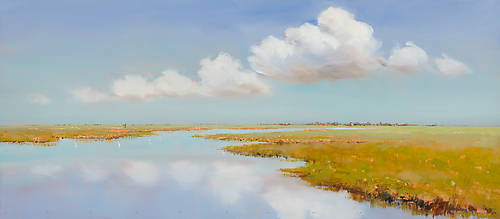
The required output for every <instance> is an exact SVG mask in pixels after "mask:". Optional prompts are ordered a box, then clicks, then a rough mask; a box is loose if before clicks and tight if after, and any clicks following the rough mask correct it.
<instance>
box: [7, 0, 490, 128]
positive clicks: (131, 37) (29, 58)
mask: <svg viewBox="0 0 500 219" xmlns="http://www.w3.org/2000/svg"><path fill="white" fill-rule="evenodd" d="M329 7H335V8H342V10H345V11H348V12H350V13H352V14H354V15H355V19H356V20H358V21H360V22H363V23H366V24H369V25H370V26H371V27H372V28H373V30H374V32H373V37H374V38H375V39H376V40H378V41H379V42H380V43H381V46H380V48H379V49H377V51H376V53H377V54H378V55H380V56H381V57H386V58H387V57H389V56H390V55H391V51H392V49H393V48H394V47H395V46H397V45H404V44H405V42H407V41H412V42H414V43H415V44H416V45H418V47H419V48H421V49H423V50H425V52H426V53H427V55H428V56H429V63H432V60H433V59H434V58H436V57H440V56H441V53H443V52H444V53H446V54H447V55H449V56H450V57H453V58H454V59H456V60H459V61H460V62H461V63H463V64H464V65H466V66H467V68H468V72H467V73H466V74H463V75H459V76H453V77H450V76H448V75H443V74H439V73H438V72H437V71H436V70H435V69H434V68H435V67H424V68H419V69H418V70H417V71H415V72H413V73H411V74H400V73H394V72H392V71H391V70H390V69H387V68H381V69H376V70H373V71H370V72H368V73H367V76H365V77H352V78H351V77H349V78H344V79H341V80H336V81H333V82H332V81H329V80H322V79H318V80H316V81H314V82H311V83H309V82H308V83H302V82H300V81H299V82H298V83H297V81H294V82H290V81H288V80H282V78H280V77H279V76H277V77H274V76H271V77H266V76H264V77H260V76H259V81H262V83H264V84H266V86H268V87H269V88H270V91H269V92H266V93H265V94H262V95H260V94H259V95H250V96H246V95H245V96H238V97H225V96H220V95H217V94H213V95H212V94H211V95H209V96H204V95H201V96H200V95H194V96H172V95H170V94H169V95H166V96H159V97H156V96H155V98H150V99H147V100H141V101H137V100H129V99H119V98H102V99H103V101H98V102H93V103H85V102H81V101H78V100H77V99H75V98H74V95H72V90H74V89H76V88H81V87H92V88H93V89H94V88H95V89H97V90H99V91H102V92H111V91H109V90H112V87H113V86H114V83H116V82H117V81H119V80H121V79H123V78H124V77H125V75H141V77H144V78H146V79H147V80H151V81H154V79H155V78H158V77H160V75H161V74H162V72H163V71H165V70H169V69H174V70H175V71H177V72H178V73H179V74H181V75H184V76H186V77H188V78H190V79H192V80H193V81H199V80H200V79H199V78H200V77H201V76H200V75H199V74H197V71H198V70H199V69H200V60H202V59H204V58H207V57H208V58H209V59H210V60H212V61H213V62H214V63H215V62H216V60H217V58H216V57H218V54H220V52H226V53H227V54H230V56H232V57H233V58H234V59H235V60H240V63H241V68H242V69H246V70H245V71H247V70H248V71H252V72H253V70H254V68H252V66H251V63H249V61H248V57H250V56H252V51H251V47H252V46H255V45H257V44H258V43H259V42H262V41H263V40H264V39H266V37H268V36H270V35H273V36H275V37H277V38H279V39H282V38H283V36H284V34H283V33H284V31H285V30H286V29H287V28H291V27H298V26H300V25H302V24H304V23H306V22H309V23H311V24H313V25H318V24H317V21H316V19H317V18H318V16H319V14H320V13H322V12H323V11H325V10H326V9H328V8H329ZM498 11H500V3H498V1H494V0H484V1H472V0H471V1H468V0H459V1H447V0H442V1H431V0H429V1H396V0H381V1H368V0H353V1H293V0H292V1H260V0H258V1H247V0H240V1H238V0H233V1H180V0H176V1H154V0H151V1H128V0H124V1H115V0H111V1H97V0H90V1H83V0H54V1H35V0H33V1H27V0H2V1H0V105H1V106H2V108H1V110H0V124H2V125H7V124H32V123H37V124H46V123H122V122H127V123H260V122H281V121H283V122H284V121H289V122H309V121H345V122H347V121H370V122H378V121H387V122H411V123H420V124H429V123H439V124H447V125H500V86H499V85H500V63H499V62H498V61H499V58H500V22H499V20H500V15H499V14H498V13H497V12H498ZM265 73H266V72H264V74H265ZM259 83H260V82H259ZM217 85H219V84H216V85H215V86H217ZM229 87H230V86H229ZM235 89H238V88H235ZM237 91H238V92H240V90H237ZM242 92H246V91H242ZM240 93H241V92H240ZM115 94H116V92H115ZM115 94H113V95H115ZM245 94H246V93H245ZM106 95H108V94H106ZM94 96H95V95H94Z"/></svg>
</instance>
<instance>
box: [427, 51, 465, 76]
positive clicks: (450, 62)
mask: <svg viewBox="0 0 500 219" xmlns="http://www.w3.org/2000/svg"><path fill="white" fill-rule="evenodd" d="M442 56H443V57H442V58H435V59H434V63H435V64H436V66H437V69H438V71H439V72H440V73H441V74H443V75H448V76H460V75H464V74H466V73H467V72H469V68H467V66H466V65H465V64H464V63H462V62H460V61H458V60H456V59H453V58H451V57H449V56H448V55H446V54H444V53H443V54H442Z"/></svg>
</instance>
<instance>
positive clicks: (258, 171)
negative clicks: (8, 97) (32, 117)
mask: <svg viewBox="0 0 500 219" xmlns="http://www.w3.org/2000/svg"><path fill="white" fill-rule="evenodd" d="M208 132H209V133H215V132H221V130H211V131H208ZM231 132H235V130H231ZM241 132H243V131H241ZM193 134H196V133H194V132H172V133H160V135H159V136H152V137H148V138H137V139H125V140H121V144H120V143H118V146H119V147H117V143H115V142H93V143H92V142H80V143H78V147H75V145H76V143H75V142H74V141H71V140H63V141H62V142H61V143H60V144H58V145H57V146H56V147H44V148H37V147H19V146H16V145H5V144H2V145H0V152H1V154H2V155H1V156H2V161H1V163H0V194H1V195H0V218H40V217H47V218H391V217H392V218H400V217H410V215H407V214H406V213H404V212H402V211H401V210H399V209H395V208H386V209H380V208H369V207H368V205H367V204H366V203H359V202H355V201H353V200H350V199H347V198H346V196H347V194H345V193H335V192H327V191H322V190H319V189H315V188H311V187H308V186H306V185H305V184H304V182H302V181H300V180H299V179H297V178H291V177H285V176H282V175H281V174H280V172H279V170H278V169H279V168H283V167H293V166H296V165H299V164H300V163H292V162H284V161H279V160H276V159H260V158H250V157H240V156H233V155H228V154H226V153H224V152H222V151H218V150H216V148H218V147H220V146H223V145H229V144H234V143H235V142H221V141H217V140H206V139H202V138H192V137H191V136H192V135H193ZM4 158H5V159H4Z"/></svg>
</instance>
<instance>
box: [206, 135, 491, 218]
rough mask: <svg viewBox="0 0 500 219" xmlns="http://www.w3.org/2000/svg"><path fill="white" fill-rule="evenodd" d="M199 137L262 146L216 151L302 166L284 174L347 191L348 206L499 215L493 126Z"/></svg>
mask: <svg viewBox="0 0 500 219" xmlns="http://www.w3.org/2000/svg"><path fill="white" fill-rule="evenodd" d="M206 137H208V138H214V139H221V140H239V141H258V142H265V143H256V144H250V145H243V146H229V147H225V148H223V149H224V150H226V151H229V152H232V153H237V154H242V155H248V156H261V157H285V158H295V159H301V160H304V161H306V165H305V166H303V167H298V168H292V169H283V171H284V172H285V173H286V174H287V175H292V176H297V177H300V178H302V179H304V180H306V181H307V182H309V183H310V184H311V185H313V186H318V187H321V188H324V189H331V190H347V191H349V192H350V193H351V194H352V196H353V198H355V199H360V200H383V201H386V202H388V203H393V204H398V205H404V206H405V207H406V208H408V207H409V208H411V209H413V210H415V212H424V213H432V214H439V215H468V214H474V215H478V216H489V217H494V216H498V215H496V214H495V213H496V212H498V211H499V210H500V128H498V127H368V128H367V129H358V130H315V131H295V132H276V133H251V134H219V135H212V136H206Z"/></svg>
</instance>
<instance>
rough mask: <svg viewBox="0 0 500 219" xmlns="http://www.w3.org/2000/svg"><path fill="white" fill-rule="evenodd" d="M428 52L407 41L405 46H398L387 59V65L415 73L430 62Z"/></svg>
mask: <svg viewBox="0 0 500 219" xmlns="http://www.w3.org/2000/svg"><path fill="white" fill-rule="evenodd" d="M428 59H429V58H428V56H427V53H426V52H425V51H424V50H423V49H422V48H420V47H418V46H417V45H415V44H414V43H413V42H411V41H408V42H406V44H405V46H404V47H399V46H398V47H396V48H394V49H393V50H392V54H391V56H390V57H389V59H388V60H387V67H388V68H391V69H394V70H397V71H400V72H404V73H414V72H415V71H417V70H418V69H419V68H420V67H422V66H423V65H425V64H426V63H427V62H428Z"/></svg>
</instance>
